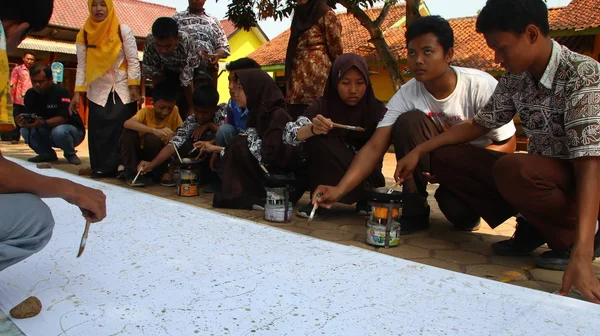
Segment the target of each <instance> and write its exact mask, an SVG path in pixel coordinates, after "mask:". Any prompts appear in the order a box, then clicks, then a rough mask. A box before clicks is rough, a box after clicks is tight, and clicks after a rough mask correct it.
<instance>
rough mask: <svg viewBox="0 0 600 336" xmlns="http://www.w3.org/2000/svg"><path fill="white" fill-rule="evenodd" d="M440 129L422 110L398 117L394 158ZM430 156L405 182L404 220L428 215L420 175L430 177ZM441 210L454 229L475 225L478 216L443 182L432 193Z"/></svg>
mask: <svg viewBox="0 0 600 336" xmlns="http://www.w3.org/2000/svg"><path fill="white" fill-rule="evenodd" d="M440 133H441V130H439V129H438V127H437V126H436V124H435V123H434V122H433V121H432V120H431V118H429V116H427V114H425V113H423V112H421V111H409V112H406V113H403V114H401V115H400V116H399V117H398V119H397V120H396V123H395V124H394V126H393V131H392V142H393V144H394V150H395V152H396V159H397V160H400V159H401V158H403V157H404V156H405V155H406V154H408V153H409V152H410V151H412V150H413V149H414V148H415V147H417V146H418V145H420V144H422V143H424V142H426V141H427V140H429V139H431V138H433V137H435V136H437V135H439V134H440ZM431 169H432V164H431V155H430V154H425V155H423V157H421V160H420V161H419V164H418V166H417V169H415V171H414V173H413V178H412V179H409V180H407V181H405V182H404V184H403V186H402V188H403V192H404V200H403V202H404V207H403V210H402V214H403V215H404V216H407V217H411V216H420V215H423V214H425V213H426V212H427V208H428V207H429V205H428V203H427V196H428V195H429V194H428V193H427V180H426V179H425V177H424V176H423V173H425V172H428V173H431V174H432V175H434V174H433V172H432V170H431ZM435 199H436V201H437V202H438V205H439V207H440V210H441V211H442V213H443V214H444V216H446V218H447V219H448V221H450V222H451V223H452V224H454V225H455V226H460V227H463V226H470V225H472V224H475V223H476V222H477V221H478V220H479V217H480V215H479V214H478V212H477V210H476V208H475V207H473V206H472V205H471V204H469V202H468V201H466V200H465V199H464V198H461V197H460V196H459V195H456V194H455V193H453V192H452V190H450V189H448V188H447V187H446V185H445V184H444V183H440V186H439V188H438V190H437V191H436V193H435Z"/></svg>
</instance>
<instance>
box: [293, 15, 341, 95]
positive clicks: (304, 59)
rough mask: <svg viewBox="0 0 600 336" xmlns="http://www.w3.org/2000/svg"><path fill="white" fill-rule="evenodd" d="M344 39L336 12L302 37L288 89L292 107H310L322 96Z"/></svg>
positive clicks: (321, 20) (299, 40) (322, 18)
mask: <svg viewBox="0 0 600 336" xmlns="http://www.w3.org/2000/svg"><path fill="white" fill-rule="evenodd" d="M341 36H342V24H341V23H340V21H339V19H338V18H337V16H336V15H335V13H334V12H333V10H330V11H327V12H326V13H325V15H323V16H322V17H321V18H320V19H319V21H318V22H317V24H316V25H314V26H313V27H311V28H310V29H309V30H307V31H305V32H304V33H303V34H302V35H300V37H299V39H298V48H297V51H296V57H295V59H294V67H293V69H292V72H291V75H292V76H291V77H292V78H291V80H290V81H289V83H288V87H287V97H286V101H287V102H288V103H289V104H306V105H310V104H312V102H313V101H315V100H316V99H317V98H319V97H321V96H322V95H323V90H324V89H325V83H326V82H327V78H328V77H329V69H330V68H331V64H332V63H333V61H334V60H335V58H336V57H338V56H339V55H341V54H342V52H343V48H342V38H341Z"/></svg>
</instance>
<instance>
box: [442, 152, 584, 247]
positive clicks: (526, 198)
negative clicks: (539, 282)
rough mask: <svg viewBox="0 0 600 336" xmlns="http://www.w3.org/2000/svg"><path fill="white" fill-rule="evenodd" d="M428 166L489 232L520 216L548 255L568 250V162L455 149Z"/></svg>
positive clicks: (571, 219) (571, 181)
mask: <svg viewBox="0 0 600 336" xmlns="http://www.w3.org/2000/svg"><path fill="white" fill-rule="evenodd" d="M431 165H432V167H433V172H434V173H435V175H436V177H437V178H438V179H440V181H441V183H443V184H444V185H445V186H446V187H447V188H448V189H450V190H452V192H454V193H455V194H456V195H458V196H459V197H461V198H462V199H464V200H466V201H467V203H469V204H470V205H471V206H472V207H473V208H475V209H477V210H478V212H479V213H480V214H481V217H483V219H485V220H486V222H487V223H488V224H489V225H490V226H491V227H496V226H498V225H500V224H502V223H503V222H504V221H505V220H506V219H508V218H509V217H511V216H514V215H515V214H517V213H520V214H522V215H523V216H524V217H525V218H526V219H527V220H528V221H529V222H530V223H531V224H533V225H534V226H535V227H536V228H537V230H538V231H539V232H540V233H541V234H542V236H543V237H544V238H545V240H546V242H547V243H548V246H549V247H550V248H551V249H555V250H565V249H567V248H569V247H571V246H572V245H573V242H574V240H575V229H576V226H577V216H576V210H577V209H576V195H575V176H574V173H573V169H572V167H571V165H570V164H569V162H568V161H564V160H560V159H553V158H547V157H543V156H540V155H532V154H505V153H500V152H494V151H489V150H486V149H482V148H476V147H473V146H470V145H457V146H447V147H443V148H439V149H437V150H435V151H433V152H432V154H431Z"/></svg>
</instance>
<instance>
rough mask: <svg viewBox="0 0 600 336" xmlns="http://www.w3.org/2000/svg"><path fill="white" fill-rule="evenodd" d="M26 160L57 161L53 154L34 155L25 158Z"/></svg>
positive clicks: (37, 161)
mask: <svg viewBox="0 0 600 336" xmlns="http://www.w3.org/2000/svg"><path fill="white" fill-rule="evenodd" d="M27 161H29V162H33V163H41V162H56V161H58V157H56V155H54V156H42V155H38V156H34V157H32V158H29V159H27Z"/></svg>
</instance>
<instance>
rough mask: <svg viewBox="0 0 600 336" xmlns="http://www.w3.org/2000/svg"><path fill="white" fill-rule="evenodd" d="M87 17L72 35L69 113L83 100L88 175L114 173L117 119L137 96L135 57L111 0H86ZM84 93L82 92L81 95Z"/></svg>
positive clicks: (132, 40) (137, 64) (118, 132)
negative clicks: (74, 53)
mask: <svg viewBox="0 0 600 336" xmlns="http://www.w3.org/2000/svg"><path fill="white" fill-rule="evenodd" d="M88 6H89V12H90V16H89V17H88V19H87V21H86V22H85V25H84V26H83V28H82V29H81V30H80V31H79V34H78V35H77V40H76V43H75V45H76V48H77V78H76V81H75V95H74V96H73V99H72V100H71V106H70V111H71V113H78V110H79V100H80V99H81V97H82V93H83V94H84V95H87V99H88V100H89V118H88V134H89V139H88V145H89V150H90V164H91V168H92V169H91V170H92V171H91V175H92V177H93V178H101V177H114V176H115V175H116V173H117V167H118V166H119V163H120V161H121V155H120V152H119V138H120V137H121V133H123V124H124V123H125V120H127V119H129V118H130V117H131V116H133V114H134V113H135V111H136V101H138V100H139V99H140V77H141V73H140V61H139V59H138V50H137V44H136V42H135V37H134V36H133V31H132V30H131V28H129V27H128V26H126V25H123V24H120V23H119V19H118V18H117V13H116V11H115V7H114V4H113V1H112V0H88ZM84 98H85V97H84Z"/></svg>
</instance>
